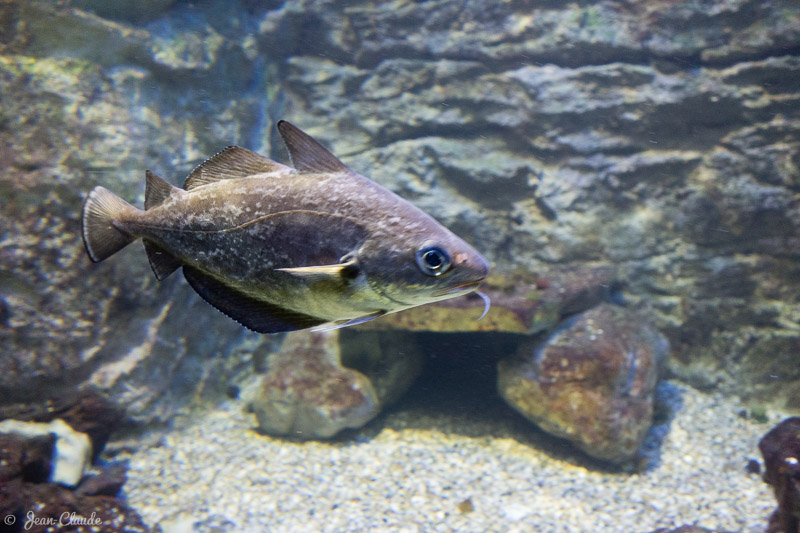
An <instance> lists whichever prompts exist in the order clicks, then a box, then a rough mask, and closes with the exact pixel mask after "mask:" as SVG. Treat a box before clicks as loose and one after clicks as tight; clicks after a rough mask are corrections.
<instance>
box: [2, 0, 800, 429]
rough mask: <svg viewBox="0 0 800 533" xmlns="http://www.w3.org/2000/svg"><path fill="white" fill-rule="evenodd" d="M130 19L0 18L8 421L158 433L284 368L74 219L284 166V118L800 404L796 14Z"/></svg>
mask: <svg viewBox="0 0 800 533" xmlns="http://www.w3.org/2000/svg"><path fill="white" fill-rule="evenodd" d="M101 4H102V5H101ZM134 4H135V5H137V6H139V8H138V9H140V11H139V12H132V11H131V9H132V8H131V6H133V5H134ZM115 6H116V8H117V9H119V10H120V11H119V12H115V13H112V12H110V11H108V10H107V9H106V8H107V7H108V6H107V5H106V4H103V3H101V2H96V1H94V0H74V1H71V2H49V1H37V0H33V1H30V2H5V3H2V5H0V88H1V89H2V94H3V105H2V108H0V156H2V160H3V161H4V163H5V165H4V172H3V173H2V176H0V196H2V198H3V199H4V201H3V202H2V205H0V234H1V235H2V236H3V239H2V242H0V262H1V263H2V265H3V272H2V273H0V351H2V353H4V354H6V355H7V356H6V357H3V358H2V359H0V397H2V398H3V400H4V401H27V400H30V399H31V398H32V396H33V393H32V392H31V391H37V394H38V393H39V392H42V391H44V392H45V393H46V394H48V395H53V396H57V395H59V394H61V393H63V392H70V391H73V390H75V389H76V388H77V387H79V386H81V385H84V384H86V383H92V384H94V385H96V386H97V387H99V388H100V389H101V390H103V391H105V392H107V393H109V395H110V396H111V397H113V399H114V400H115V401H117V402H118V403H119V404H120V405H122V406H124V407H125V408H126V409H127V411H128V413H129V414H130V415H131V416H132V417H133V418H134V419H135V420H140V421H164V420H167V419H170V418H171V417H172V416H174V415H175V414H176V413H179V412H181V411H182V410H185V409H186V408H188V407H191V406H194V405H198V404H202V403H203V402H205V401H206V400H208V399H214V400H216V399H217V398H218V397H219V396H221V395H222V394H224V391H226V390H227V388H228V387H229V386H230V384H231V383H232V382H233V383H237V382H239V381H241V379H242V377H241V376H242V375H243V374H247V373H249V372H251V371H252V366H251V364H250V357H251V356H252V354H253V353H256V354H257V353H262V352H267V351H271V350H274V349H275V348H276V345H277V344H278V342H277V341H275V340H274V339H261V338H258V337H256V336H254V335H249V334H247V333H246V332H243V330H242V329H241V328H239V327H238V326H237V325H236V324H234V323H232V322H231V321H229V320H227V319H226V318H225V317H222V316H220V315H219V314H218V313H216V312H215V311H214V310H212V309H211V308H210V307H209V306H207V305H205V303H203V302H200V301H198V299H197V298H196V297H195V296H194V295H193V294H192V293H191V291H190V290H188V289H187V287H186V285H185V284H184V283H183V282H182V281H180V280H179V276H174V277H173V278H170V279H168V280H166V281H165V282H163V283H157V282H156V281H155V280H154V279H153V277H152V275H151V273H150V272H149V267H148V265H147V261H146V259H145V258H144V256H143V254H142V253H141V250H137V249H135V247H132V248H131V249H130V250H126V251H125V252H123V253H121V254H120V256H119V257H117V258H115V260H114V261H109V262H107V263H104V264H102V265H91V264H90V263H89V261H88V260H87V259H86V257H85V254H84V253H83V251H82V250H81V243H80V237H79V232H78V223H77V218H76V214H77V213H78V212H79V209H80V204H81V199H82V195H83V194H84V193H85V191H87V190H89V189H90V188H91V187H92V186H94V185H106V186H108V187H110V188H113V189H114V190H115V191H117V192H119V193H120V194H122V196H123V197H125V198H126V199H128V200H138V203H139V205H140V204H141V193H142V190H143V181H144V180H143V170H144V169H146V168H151V169H153V170H155V171H157V172H159V173H162V174H163V175H165V176H166V177H167V178H168V179H169V180H170V181H171V182H172V183H179V182H180V180H182V178H183V177H184V176H185V174H186V173H187V172H188V171H189V170H190V169H191V168H192V167H193V166H194V165H195V164H196V163H198V162H199V161H201V160H202V159H203V158H205V157H207V156H208V155H210V154H213V153H215V152H216V151H217V150H219V149H220V148H221V147H223V146H225V145H228V144H242V145H244V146H247V147H248V148H251V149H254V150H256V151H260V152H263V153H267V154H271V155H272V156H273V157H275V158H276V159H279V160H281V161H285V155H284V154H283V153H282V152H281V151H280V149H279V148H278V147H277V146H274V143H273V133H272V126H273V122H274V120H275V119H277V118H288V119H291V120H293V121H295V122H296V123H298V124H301V125H302V126H303V128H304V129H306V130H307V131H309V132H310V133H311V134H313V135H315V136H316V137H318V138H319V139H321V140H323V141H324V142H326V143H327V144H328V145H329V147H331V148H332V149H333V151H334V152H335V153H337V154H340V155H341V156H342V157H343V159H344V160H345V162H346V163H347V164H349V165H351V166H352V167H353V168H355V169H357V170H359V171H361V172H363V173H365V174H367V175H370V176H372V177H374V178H375V179H376V180H377V181H378V182H380V183H382V184H384V185H386V186H388V187H390V188H392V189H393V190H396V191H397V192H399V193H400V194H401V195H403V196H405V197H407V198H409V199H410V200H411V201H413V202H415V203H416V204H417V205H419V206H420V207H422V208H423V209H425V210H427V211H428V212H430V213H432V214H433V215H434V216H436V217H437V218H439V219H440V220H441V221H442V222H443V223H445V224H446V225H447V226H448V227H450V228H451V229H453V230H454V231H456V232H457V233H458V234H460V235H461V236H463V237H464V238H466V239H467V240H468V241H470V242H471V243H472V244H474V245H475V246H476V247H477V248H478V249H479V250H480V251H481V252H483V253H485V255H487V256H488V257H489V258H490V259H491V261H492V262H493V264H494V265H495V266H496V267H498V268H501V267H502V268H505V269H508V270H514V268H520V269H522V270H526V271H534V272H538V271H543V270H546V269H547V268H546V267H552V268H565V267H568V266H569V267H574V266H582V265H598V264H601V265H605V264H614V265H615V266H616V267H617V268H618V271H619V277H620V278H621V279H625V280H626V281H627V282H628V290H629V301H630V304H631V306H632V307H633V308H634V309H636V310H637V311H641V312H646V313H648V314H652V315H653V317H654V320H655V324H656V326H657V327H659V329H661V330H663V331H664V332H665V333H666V335H667V336H668V337H669V340H670V342H671V344H672V346H673V349H674V350H675V356H674V357H673V358H671V360H670V361H671V362H670V368H671V371H672V372H673V373H674V374H675V375H677V376H679V377H681V378H682V379H685V380H687V381H689V382H691V383H692V384H694V385H695V386H700V387H704V388H707V389H713V388H716V389H719V390H721V391H723V392H725V393H735V394H740V395H742V396H744V397H746V398H749V399H752V400H754V401H770V402H774V403H778V404H784V405H787V406H789V407H794V408H796V407H798V401H800V400H798V398H800V366H798V365H797V364H796V361H795V357H796V353H797V349H798V346H799V345H798V343H799V342H800V332H798V328H797V324H798V323H800V305H798V298H800V296H798V295H800V290H798V280H799V279H800V266H798V265H799V264H800V263H799V262H798V258H800V241H799V240H798V231H799V230H800V227H798V225H800V222H799V221H800V202H799V201H798V197H797V194H798V190H800V171H798V168H800V160H799V159H798V154H800V140H798V139H800V111H799V110H800V105H798V103H799V102H800V92H799V91H798V89H797V87H798V86H800V59H798V57H800V54H798V45H797V43H798V42H799V41H800V7H799V6H798V5H797V3H796V2H795V1H792V0H778V1H775V2H767V3H765V2H759V1H757V0H712V1H710V2H701V3H676V2H674V1H672V0H656V1H654V2H634V3H631V2H618V1H611V0H607V1H602V2H596V3H586V2H572V3H566V4H565V3H558V2H541V3H531V2H524V1H523V2H505V3H497V2H483V1H477V2H476V1H473V0H469V1H468V0H456V1H453V0H431V1H428V2H400V3H391V4H388V3H378V4H375V3H373V2H347V3H342V2H334V1H331V0H324V1H318V0H313V1H312V0H301V1H298V2H284V3H280V2H255V1H251V0H242V1H240V2H231V3H226V8H225V10H224V16H222V15H221V14H220V13H222V11H221V10H220V9H219V3H217V2H208V3H206V2H200V3H193V2H189V3H186V2H174V3H171V2H170V1H169V0H148V1H147V2H145V3H134V2H128V1H124V2H117V3H115ZM82 8H83V9H82ZM92 10H93V11H92ZM104 17H110V18H104ZM111 18H113V20H111ZM471 303H472V304H474V302H471ZM498 309H499V308H498ZM469 312H470V316H472V313H473V311H472V310H471V309H470V310H469ZM399 316H400V315H398V317H399ZM487 318H488V317H487Z"/></svg>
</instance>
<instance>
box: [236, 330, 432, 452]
mask: <svg viewBox="0 0 800 533" xmlns="http://www.w3.org/2000/svg"><path fill="white" fill-rule="evenodd" d="M343 335H345V334H343V333H341V332H340V331H339V330H333V331H327V332H308V331H298V332H292V333H289V334H288V335H287V338H286V340H285V341H284V343H283V346H281V349H280V350H279V351H278V352H277V353H274V354H271V355H269V356H268V358H267V361H266V367H267V373H266V375H265V376H264V377H263V378H262V379H261V381H260V383H259V384H258V386H257V390H256V391H255V392H254V394H253V395H252V397H251V398H250V402H251V404H252V409H253V411H254V412H255V415H256V418H257V419H258V425H259V428H260V429H261V430H262V431H264V432H266V433H270V434H273V435H287V436H290V437H294V438H299V439H310V438H327V437H331V436H333V435H335V434H336V433H338V432H339V431H341V430H343V429H346V428H359V427H361V426H363V425H364V424H366V423H367V422H368V421H369V420H370V419H372V418H373V417H374V416H375V415H377V414H378V412H379V411H380V408H381V407H382V406H383V405H385V404H386V402H387V401H392V400H393V399H395V398H397V396H399V394H401V393H403V392H404V391H405V389H406V388H408V385H409V384H410V383H411V381H413V379H414V378H415V377H416V375H417V374H418V373H419V370H420V366H421V353H420V352H419V351H418V350H417V349H416V347H415V346H414V343H413V340H411V339H409V338H408V336H407V335H405V336H403V335H402V334H400V335H398V334H395V335H391V334H388V335H386V336H378V335H376V334H375V333H371V332H355V333H351V334H347V338H346V339H342V336H343ZM343 362H344V363H345V364H348V363H349V365H350V366H353V367H354V368H358V369H359V370H360V371H359V370H353V369H351V368H345V367H343V366H342V363H343ZM362 372H363V373H362Z"/></svg>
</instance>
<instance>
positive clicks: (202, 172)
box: [183, 146, 291, 191]
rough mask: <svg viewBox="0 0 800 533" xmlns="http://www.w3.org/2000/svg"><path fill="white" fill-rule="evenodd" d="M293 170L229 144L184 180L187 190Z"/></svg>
mask: <svg viewBox="0 0 800 533" xmlns="http://www.w3.org/2000/svg"><path fill="white" fill-rule="evenodd" d="M281 170H291V169H290V168H289V167H287V166H286V165H281V164H280V163H276V162H275V161H273V160H272V159H268V158H266V157H264V156H263V155H259V154H257V153H255V152H251V151H250V150H248V149H247V148H242V147H241V146H228V147H227V148H225V149H224V150H222V151H221V152H219V153H218V154H216V155H214V156H213V157H211V158H209V159H207V160H206V161H204V162H203V163H200V164H199V165H197V167H196V168H195V169H194V170H192V172H191V173H190V174H189V175H188V176H187V177H186V181H184V182H183V188H184V189H186V190H187V191H189V190H191V189H195V188H197V187H201V186H203V185H208V184H209V183H214V182H215V181H220V180H230V179H236V178H246V177H248V176H253V175H255V174H264V173H266V172H276V171H281Z"/></svg>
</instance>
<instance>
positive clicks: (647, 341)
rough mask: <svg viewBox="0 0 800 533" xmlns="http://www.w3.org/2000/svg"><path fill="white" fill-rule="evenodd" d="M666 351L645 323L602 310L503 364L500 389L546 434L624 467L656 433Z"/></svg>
mask: <svg viewBox="0 0 800 533" xmlns="http://www.w3.org/2000/svg"><path fill="white" fill-rule="evenodd" d="M668 349H669V344H668V342H667V341H666V339H664V337H663V336H661V335H660V334H659V333H658V332H657V331H656V330H654V329H653V328H652V327H651V326H650V325H648V324H647V323H645V322H644V321H643V319H642V318H640V317H639V316H637V315H635V314H634V313H632V312H630V311H628V310H626V309H624V308H622V307H617V306H614V305H610V304H601V305H600V306H598V307H596V308H594V309H591V310H589V311H586V312H585V313H582V314H580V315H577V316H575V317H573V318H571V319H569V320H567V321H566V322H565V324H564V325H563V326H562V327H561V328H560V329H559V330H557V331H556V332H555V333H554V334H553V335H552V336H551V337H550V338H549V339H547V340H546V341H545V342H544V343H542V344H539V343H536V342H534V343H526V344H524V345H523V346H522V348H521V349H520V351H519V354H518V356H517V357H516V358H508V359H505V360H503V361H501V362H500V364H499V367H498V388H499V391H500V394H501V395H502V396H503V398H504V399H505V400H506V401H507V402H508V403H509V404H510V405H511V406H512V407H514V408H515V409H516V410H518V411H519V412H520V413H522V414H523V415H524V416H525V417H527V418H528V419H530V420H531V421H533V422H534V423H536V424H537V425H538V426H540V427H541V428H542V429H544V430H545V431H547V432H549V433H552V434H554V435H557V436H559V437H564V438H566V439H568V440H570V441H572V442H573V443H575V445H576V446H578V447H579V448H580V449H582V450H583V451H585V452H586V453H587V454H588V455H591V456H592V457H596V458H598V459H602V460H606V461H610V462H615V463H621V462H625V461H628V460H630V459H632V458H633V457H634V455H635V454H636V451H637V450H638V448H639V445H640V444H641V443H642V440H643V438H644V436H645V434H646V433H647V430H648V429H649V427H650V424H651V422H652V414H653V393H654V389H655V385H656V382H657V381H658V377H659V373H660V370H661V366H662V364H663V362H664V360H665V359H666V356H667V352H668Z"/></svg>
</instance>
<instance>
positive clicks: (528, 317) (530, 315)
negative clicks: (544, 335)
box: [355, 266, 620, 335]
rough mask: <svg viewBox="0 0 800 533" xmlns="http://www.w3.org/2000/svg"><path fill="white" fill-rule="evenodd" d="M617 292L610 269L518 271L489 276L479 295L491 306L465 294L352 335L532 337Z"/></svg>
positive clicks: (617, 284) (370, 325) (385, 319)
mask: <svg viewBox="0 0 800 533" xmlns="http://www.w3.org/2000/svg"><path fill="white" fill-rule="evenodd" d="M619 288H620V282H619V281H618V280H617V279H616V278H615V272H614V269H613V268H611V267H608V266H582V267H573V268H565V269H562V270H549V271H543V272H540V273H534V272H531V271H525V270H522V269H518V270H515V271H512V272H498V271H495V272H494V273H492V274H490V275H489V277H488V278H487V279H486V280H485V281H484V282H483V283H482V284H481V287H480V290H481V292H483V293H484V294H485V295H486V296H488V297H489V299H490V301H491V309H490V311H489V312H488V313H487V314H486V316H485V317H483V318H481V319H480V320H478V318H479V317H480V316H481V313H483V310H484V302H483V299H481V298H480V296H478V295H476V294H469V295H467V296H466V297H464V298H454V299H451V300H443V301H440V302H434V303H431V304H428V305H424V306H421V307H415V308H413V309H409V310H408V311H403V312H402V313H393V314H391V315H387V316H385V317H381V318H380V319H379V320H372V321H370V322H366V323H365V324H363V325H360V326H358V327H357V328H355V329H358V330H405V331H434V332H438V333H448V332H481V331H494V332H503V333H519V334H522V335H534V334H536V333H540V332H542V331H547V330H549V329H551V328H553V327H554V326H555V325H556V324H558V322H559V320H561V318H562V317H563V316H565V315H568V314H572V313H576V312H578V311H583V310H586V309H589V308H590V307H592V306H594V305H597V304H598V303H600V302H603V301H606V300H609V299H610V298H612V297H614V293H615V291H616V290H617V289H619Z"/></svg>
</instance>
